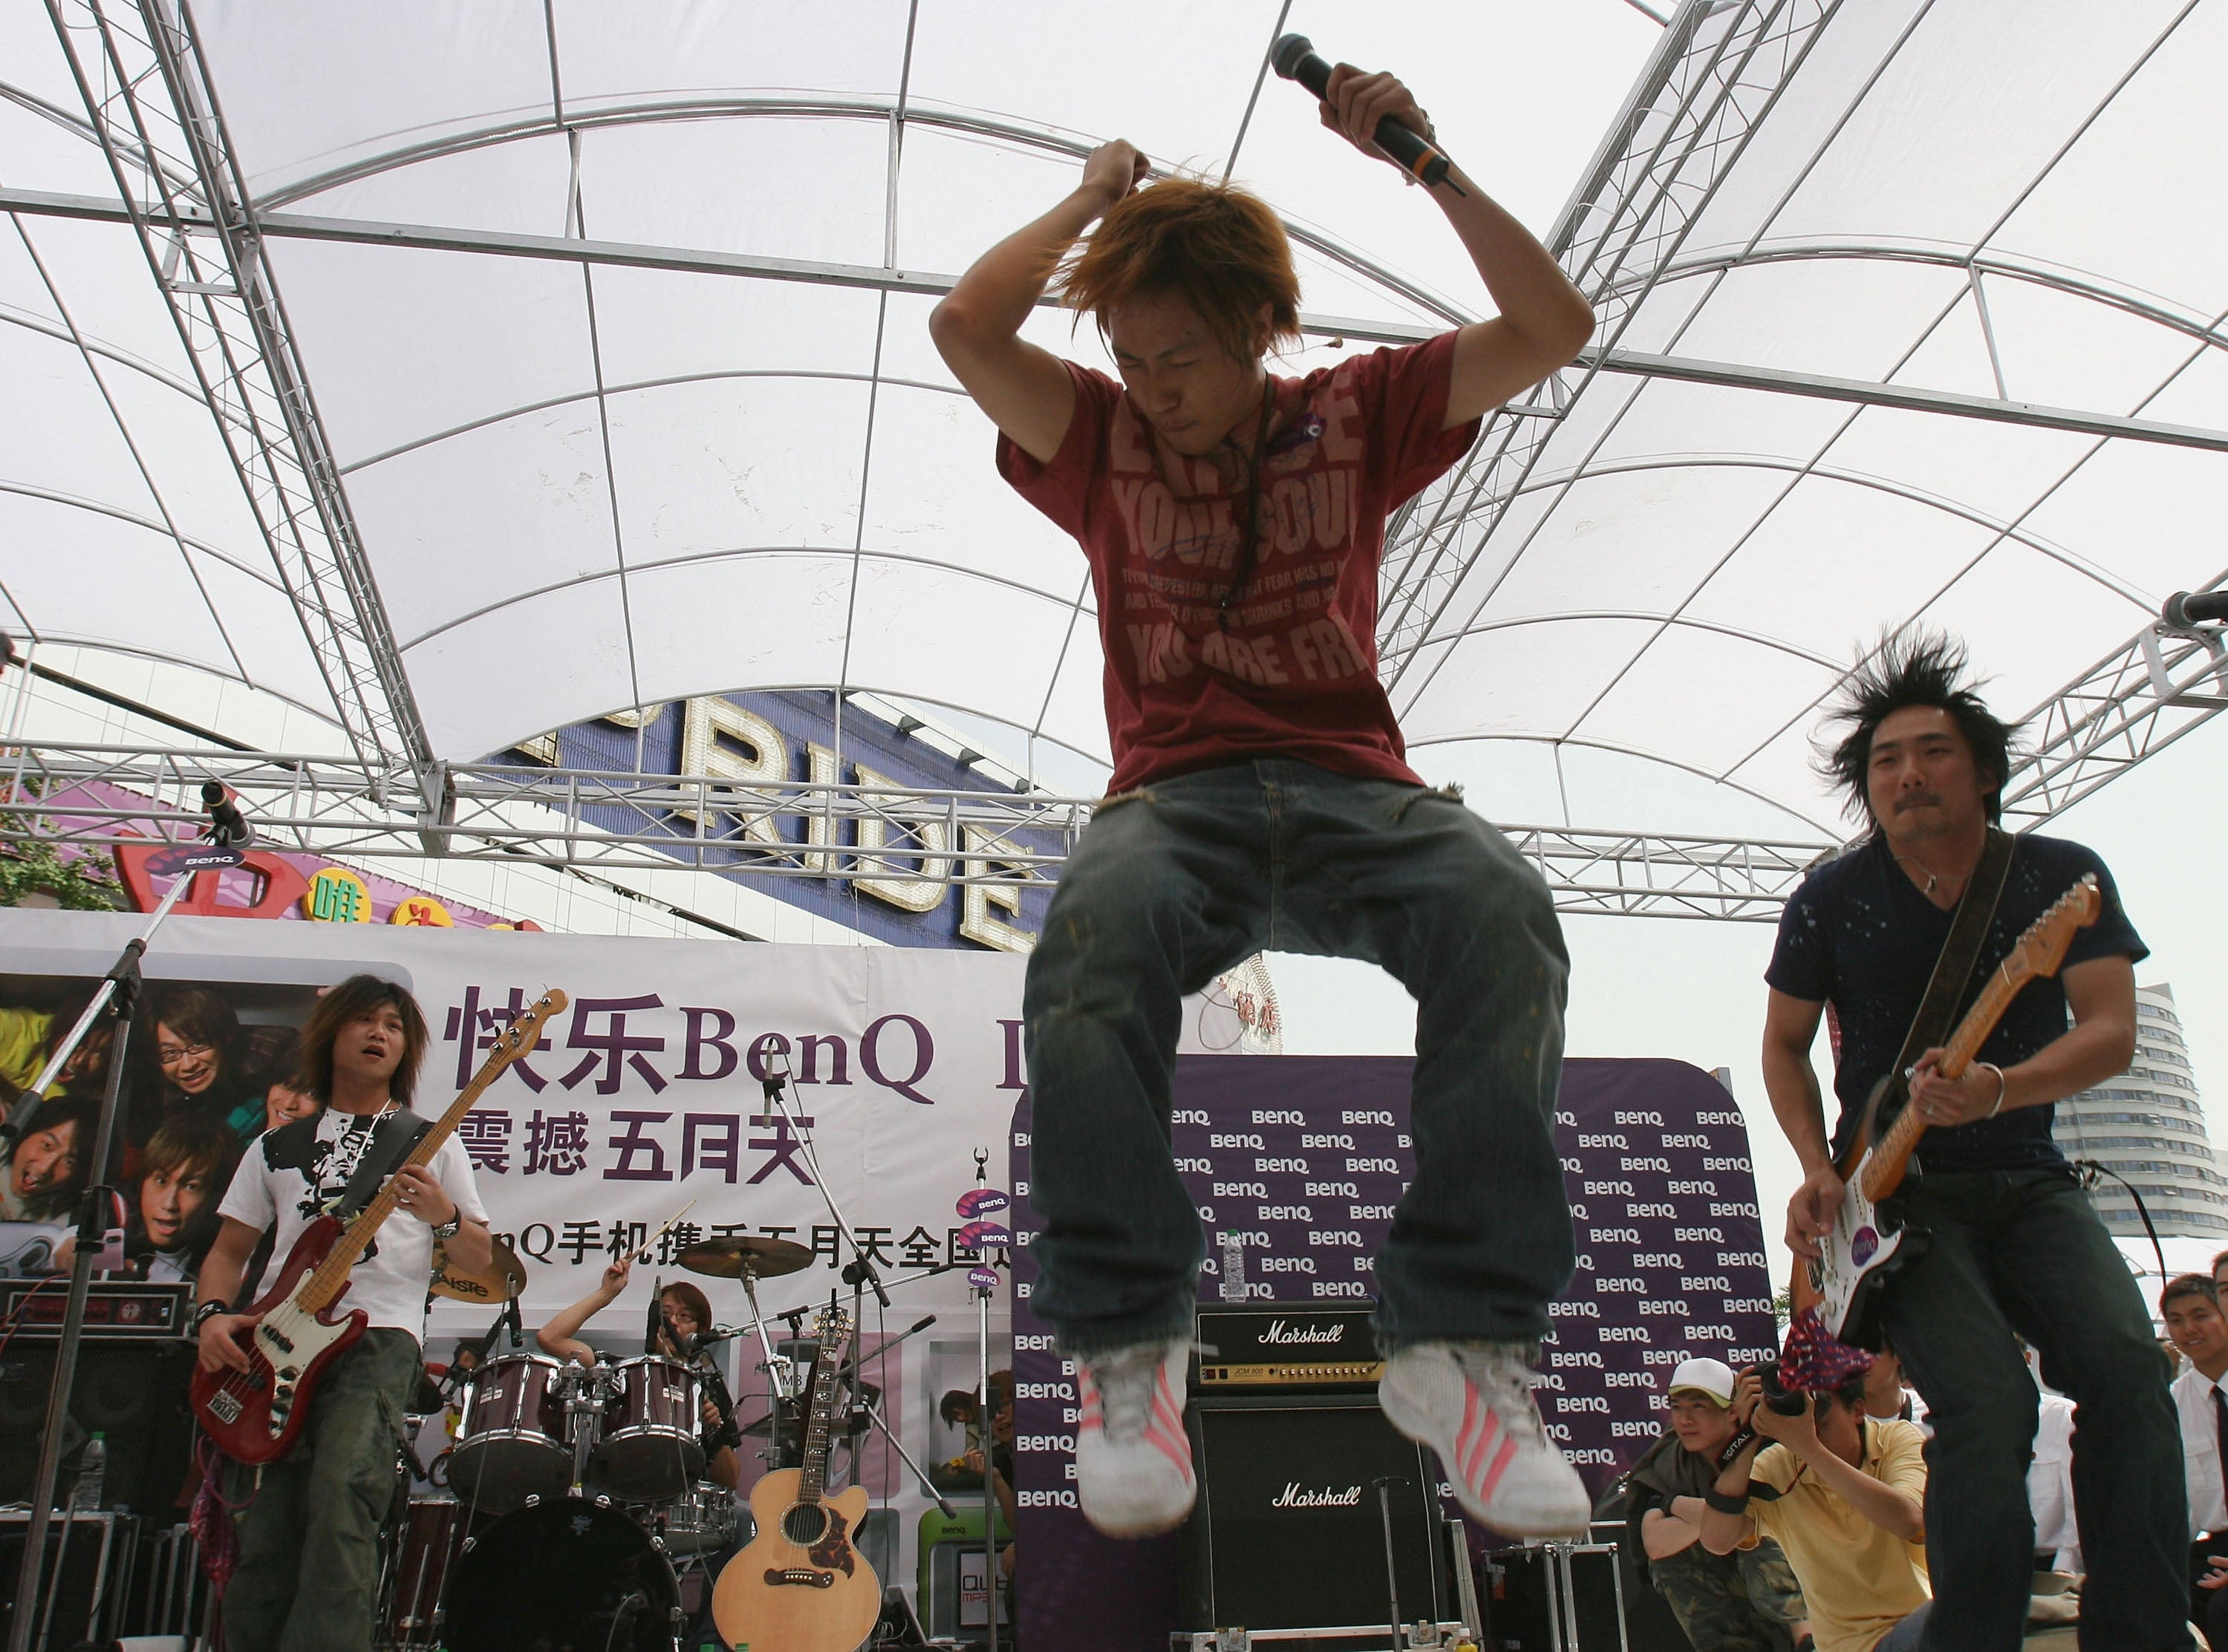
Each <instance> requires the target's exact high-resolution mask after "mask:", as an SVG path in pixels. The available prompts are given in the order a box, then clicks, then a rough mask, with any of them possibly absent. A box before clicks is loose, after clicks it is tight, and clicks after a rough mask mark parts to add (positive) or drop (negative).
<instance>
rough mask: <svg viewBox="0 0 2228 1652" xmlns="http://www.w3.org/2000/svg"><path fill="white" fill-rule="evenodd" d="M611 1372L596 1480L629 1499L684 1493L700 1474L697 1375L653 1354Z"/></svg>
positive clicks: (653, 1499) (667, 1498) (654, 1499)
mask: <svg viewBox="0 0 2228 1652" xmlns="http://www.w3.org/2000/svg"><path fill="white" fill-rule="evenodd" d="M611 1371H612V1375H614V1376H615V1377H616V1378H617V1379H618V1394H616V1395H614V1396H613V1397H612V1400H611V1404H610V1405H609V1406H607V1407H606V1408H605V1413H604V1418H605V1421H604V1438H603V1443H602V1444H601V1445H599V1446H597V1447H596V1455H595V1461H594V1467H593V1469H592V1473H593V1474H594V1476H595V1480H596V1483H597V1484H598V1485H599V1486H601V1487H602V1488H603V1489H605V1490H606V1491H608V1492H610V1493H611V1495H612V1496H615V1497H619V1498H623V1499H624V1500H625V1501H626V1502H671V1501H672V1500H673V1499H674V1498H676V1497H685V1496H688V1489H689V1487H690V1486H692V1485H693V1484H695V1482H696V1481H697V1480H698V1479H700V1478H701V1477H702V1476H703V1473H704V1447H703V1446H702V1445H701V1443H699V1441H698V1440H697V1438H696V1430H697V1427H698V1426H699V1422H700V1419H699V1417H698V1415H697V1413H698V1409H699V1406H700V1405H701V1401H700V1400H698V1399H697V1387H696V1381H697V1380H696V1373H695V1372H694V1371H692V1370H690V1369H689V1368H688V1367H687V1366H685V1365H683V1364H682V1362H680V1361H678V1360H668V1359H660V1358H659V1357H657V1356H656V1355H654V1354H653V1355H643V1357H642V1358H640V1359H632V1360H622V1361H620V1362H618V1364H617V1365H615V1366H613V1367H612V1368H611ZM451 1472H452V1473H453V1472H454V1471H453V1470H451Z"/></svg>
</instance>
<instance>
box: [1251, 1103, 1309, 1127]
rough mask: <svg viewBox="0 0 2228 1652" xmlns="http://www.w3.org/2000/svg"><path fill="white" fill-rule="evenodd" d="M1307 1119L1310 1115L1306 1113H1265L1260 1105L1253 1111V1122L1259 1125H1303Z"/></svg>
mask: <svg viewBox="0 0 2228 1652" xmlns="http://www.w3.org/2000/svg"><path fill="white" fill-rule="evenodd" d="M1307 1121H1308V1116H1307V1114H1305V1113H1264V1112H1262V1111H1261V1110H1260V1109H1258V1107H1257V1108H1256V1109H1254V1113H1253V1122H1254V1123H1255V1124H1257V1125H1303V1124H1305V1123H1307Z"/></svg>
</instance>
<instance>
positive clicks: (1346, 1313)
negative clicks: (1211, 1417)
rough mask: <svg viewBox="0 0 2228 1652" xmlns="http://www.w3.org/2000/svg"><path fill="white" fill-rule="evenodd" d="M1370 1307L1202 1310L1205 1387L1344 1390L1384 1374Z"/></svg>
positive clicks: (1367, 1384)
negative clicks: (1372, 1328)
mask: <svg viewBox="0 0 2228 1652" xmlns="http://www.w3.org/2000/svg"><path fill="white" fill-rule="evenodd" d="M1369 1316H1370V1311H1369V1310H1368V1309H1367V1308H1304V1307H1301V1308H1271V1307H1261V1308H1202V1309H1200V1312H1199V1340H1200V1346H1201V1348H1202V1349H1207V1350H1209V1351H1207V1352H1204V1353H1202V1354H1201V1355H1200V1362H1199V1387H1200V1390H1201V1391H1202V1392H1204V1391H1208V1390H1220V1391H1226V1392H1240V1393H1242V1392H1246V1391H1255V1392H1258V1391H1261V1390H1264V1389H1278V1390H1283V1391H1284V1392H1286V1393H1298V1394H1310V1393H1312V1394H1338V1393H1351V1392H1354V1391H1358V1390H1363V1389H1370V1388H1374V1387H1376V1386H1377V1379H1378V1378H1379V1377H1380V1376H1382V1375H1384V1374H1385V1364H1384V1362H1383V1361H1382V1360H1380V1359H1379V1358H1378V1356H1377V1340H1376V1338H1375V1337H1374V1336H1372V1335H1371V1334H1370V1330H1369Z"/></svg>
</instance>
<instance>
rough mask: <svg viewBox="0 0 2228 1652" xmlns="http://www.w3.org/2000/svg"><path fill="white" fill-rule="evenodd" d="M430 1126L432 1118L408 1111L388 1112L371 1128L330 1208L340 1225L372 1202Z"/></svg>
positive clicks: (352, 1219) (353, 1218)
mask: <svg viewBox="0 0 2228 1652" xmlns="http://www.w3.org/2000/svg"><path fill="white" fill-rule="evenodd" d="M432 1127H433V1121H432V1119H421V1118H419V1116H418V1115H417V1114H416V1113H411V1112H408V1111H407V1110H405V1111H402V1112H399V1113H388V1114H387V1116H386V1117H385V1118H383V1119H381V1120H380V1121H379V1122H378V1123H377V1124H375V1125H374V1126H372V1127H371V1139H370V1140H369V1141H368V1142H367V1143H365V1144H364V1149H363V1157H362V1158H360V1159H358V1160H356V1162H355V1174H354V1175H353V1176H351V1177H349V1180H348V1186H347V1187H346V1188H345V1189H343V1190H342V1193H341V1201H340V1202H339V1203H338V1204H336V1205H335V1206H334V1207H333V1215H335V1216H336V1217H338V1218H339V1220H340V1221H341V1224H342V1225H343V1227H345V1226H347V1224H349V1222H351V1221H355V1219H356V1217H357V1215H360V1214H361V1213H362V1209H363V1208H364V1206H366V1205H368V1204H369V1203H370V1202H371V1201H372V1198H373V1196H375V1195H376V1194H377V1193H378V1191H379V1188H380V1183H382V1182H384V1181H386V1180H387V1177H390V1176H392V1175H393V1174H394V1172H395V1171H397V1170H400V1169H401V1168H402V1161H403V1160H404V1159H406V1158H409V1157H410V1150H411V1149H412V1148H413V1147H415V1146H416V1145H418V1144H419V1142H420V1141H421V1140H423V1139H425V1136H426V1132H427V1131H429V1130H431V1129H432Z"/></svg>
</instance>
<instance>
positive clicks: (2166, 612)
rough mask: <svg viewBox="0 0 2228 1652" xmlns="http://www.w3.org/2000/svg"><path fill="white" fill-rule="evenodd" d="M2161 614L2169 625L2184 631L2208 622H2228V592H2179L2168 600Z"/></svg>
mask: <svg viewBox="0 0 2228 1652" xmlns="http://www.w3.org/2000/svg"><path fill="white" fill-rule="evenodd" d="M2160 614H2161V617H2163V618H2164V619H2165V621H2166V622H2167V624H2168V625H2175V626H2180V628H2182V629H2184V630H2187V629H2188V628H2190V627H2191V626H2193V625H2202V624H2204V623H2205V622H2206V621H2208V620H2210V621H2214V622H2218V621H2222V620H2228V590H2208V591H2204V592H2194V593H2193V592H2190V591H2186V590H2178V591H2176V592H2174V595H2173V596H2169V597H2167V599H2166V606H2165V608H2163V609H2161V610H2160Z"/></svg>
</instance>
